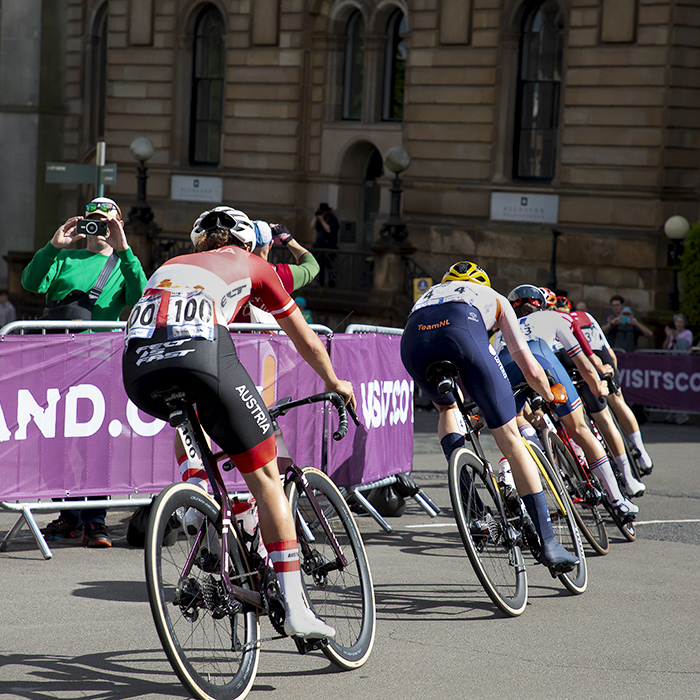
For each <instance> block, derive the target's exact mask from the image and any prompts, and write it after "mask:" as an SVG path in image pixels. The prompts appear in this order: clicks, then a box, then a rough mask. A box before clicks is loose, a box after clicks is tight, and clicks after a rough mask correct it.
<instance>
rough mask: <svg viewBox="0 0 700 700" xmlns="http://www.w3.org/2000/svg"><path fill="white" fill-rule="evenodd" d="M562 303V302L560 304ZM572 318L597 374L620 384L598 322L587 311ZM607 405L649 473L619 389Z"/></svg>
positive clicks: (647, 459)
mask: <svg viewBox="0 0 700 700" xmlns="http://www.w3.org/2000/svg"><path fill="white" fill-rule="evenodd" d="M564 301H566V302H568V306H569V308H570V307H571V302H569V301H568V299H565V298H564ZM562 303H563V302H562ZM570 314H571V316H572V317H573V318H575V319H576V321H577V323H578V325H579V326H580V327H581V330H582V332H583V334H584V335H585V336H586V339H587V340H588V342H589V344H590V346H591V349H592V350H593V354H594V357H596V358H597V359H598V362H597V363H596V367H597V368H598V371H599V372H613V374H614V376H615V381H616V382H617V384H618V385H619V384H620V373H619V370H618V368H617V355H616V354H615V351H614V350H613V349H612V348H611V347H610V343H608V339H607V338H606V337H605V333H603V329H602V328H601V327H600V324H599V323H598V321H596V320H595V318H593V316H591V314H589V313H588V312H587V311H583V310H576V311H570ZM607 400H608V404H609V405H610V407H611V408H612V410H613V411H614V412H615V415H616V416H617V419H618V420H619V421H620V426H621V427H622V429H623V430H624V431H625V433H626V434H627V437H629V439H630V440H631V441H632V443H633V444H634V446H635V447H636V448H637V449H638V450H639V454H640V455H641V458H642V461H643V462H644V467H645V470H646V472H647V473H649V472H651V470H652V469H653V468H654V463H653V461H652V459H651V456H650V455H649V453H648V452H647V450H646V447H645V446H644V441H643V439H642V433H641V430H640V429H639V422H638V421H637V418H636V416H635V415H634V413H633V412H632V409H631V408H630V407H629V405H628V404H627V402H626V401H625V397H624V396H623V394H622V389H619V390H618V392H617V394H610V395H609V396H608V397H607Z"/></svg>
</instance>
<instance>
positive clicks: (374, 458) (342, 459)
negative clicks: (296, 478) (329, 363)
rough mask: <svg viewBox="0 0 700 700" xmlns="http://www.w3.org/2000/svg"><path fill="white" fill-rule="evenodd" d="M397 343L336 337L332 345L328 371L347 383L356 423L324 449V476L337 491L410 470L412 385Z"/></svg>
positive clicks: (387, 338) (392, 339)
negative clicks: (326, 455) (352, 396)
mask: <svg viewBox="0 0 700 700" xmlns="http://www.w3.org/2000/svg"><path fill="white" fill-rule="evenodd" d="M400 342H401V338H400V337H399V336H389V335H381V334H378V335H376V336H375V335H336V336H334V338H333V340H332V341H331V358H332V360H333V366H334V367H335V369H336V373H337V374H338V375H339V376H340V377H341V378H343V379H350V380H351V381H352V383H353V387H354V389H355V396H356V398H357V414H358V418H359V419H360V425H359V426H355V424H354V423H353V422H352V421H350V427H349V430H348V434H347V436H346V437H345V438H344V439H343V440H341V441H339V442H334V441H332V440H331V443H332V444H331V445H330V446H329V455H330V457H329V465H328V473H329V475H330V476H331V478H332V479H333V480H334V481H335V482H336V483H337V484H339V485H341V486H353V485H359V484H364V483H367V482H370V481H374V480H376V479H381V478H383V477H385V476H391V475H393V474H399V473H402V472H410V471H411V469H412V467H413V380H412V379H411V377H410V376H409V374H408V372H406V370H405V369H404V366H403V364H402V363H401V357H400V354H399V346H400ZM334 425H335V423H334Z"/></svg>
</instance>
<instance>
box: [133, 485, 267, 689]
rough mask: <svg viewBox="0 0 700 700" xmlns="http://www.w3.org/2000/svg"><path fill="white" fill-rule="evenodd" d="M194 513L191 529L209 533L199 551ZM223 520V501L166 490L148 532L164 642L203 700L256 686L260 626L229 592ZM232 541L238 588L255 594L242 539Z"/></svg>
mask: <svg viewBox="0 0 700 700" xmlns="http://www.w3.org/2000/svg"><path fill="white" fill-rule="evenodd" d="M190 509H191V510H190ZM188 512H189V515H188V517H187V522H188V524H189V523H193V528H194V529H196V527H197V526H199V527H200V529H201V530H203V539H202V542H201V544H200V546H199V551H198V552H195V553H193V552H192V545H191V541H192V542H193V541H194V540H195V537H193V536H191V535H190V536H189V537H188V536H187V534H186V532H185V529H184V527H183V526H182V525H181V523H182V521H183V518H184V517H185V514H186V513H188ZM218 516H219V506H218V505H217V503H216V502H215V501H214V500H213V499H212V498H211V497H210V496H209V495H208V494H206V493H204V491H202V489H200V488H198V487H196V486H192V485H191V484H186V483H177V484H171V485H170V486H168V487H166V488H165V489H163V491H162V492H161V493H160V495H159V496H158V497H157V498H156V500H155V502H154V503H153V506H152V507H151V518H150V522H149V526H148V532H147V534H146V556H145V559H146V585H147V588H148V599H149V602H150V604H151V612H152V614H153V620H154V622H155V624H156V629H157V630H158V636H159V637H160V641H161V643H162V645H163V649H164V650H165V653H166V655H167V657H168V660H169V661H170V664H171V665H172V667H173V670H174V671H175V673H176V674H177V676H178V678H179V679H180V681H181V682H182V684H183V685H184V686H185V687H186V688H187V690H188V691H189V692H190V693H191V694H192V696H193V697H195V698H198V699H199V700H237V699H239V700H240V699H241V698H244V697H245V696H246V695H247V694H248V692H249V691H250V689H251V687H252V685H253V681H254V680H255V674H256V671H257V667H258V659H259V656H260V649H259V645H258V637H259V621H258V615H257V611H256V610H255V609H254V608H252V607H251V606H248V605H244V604H242V603H239V602H238V601H236V600H234V599H231V598H230V597H229V596H228V595H227V592H226V591H225V590H224V588H225V586H224V584H223V581H222V579H221V576H220V571H221V569H220V564H219V562H220V558H219V557H220V553H221V539H220V532H219V531H218V530H217V528H216V525H215V523H216V522H217V520H218ZM200 523H201V525H200ZM195 524H196V525H195ZM173 526H175V527H174V529H173ZM230 539H231V542H232V544H231V546H230V547H229V549H230V550H231V551H230V554H231V556H230V568H229V576H230V578H231V582H232V583H234V584H236V585H238V586H241V587H243V588H246V589H248V590H251V589H252V586H251V580H250V576H249V574H248V571H247V568H246V566H245V564H244V561H245V557H244V556H243V555H242V554H241V552H240V550H239V545H238V540H237V539H236V537H235V535H232V537H231V538H230ZM173 540H174V542H173ZM190 557H192V558H193V563H191V565H190V566H191V568H190V570H189V571H186V567H187V563H188V559H189V558H190Z"/></svg>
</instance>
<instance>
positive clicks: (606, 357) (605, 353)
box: [593, 347, 620, 386]
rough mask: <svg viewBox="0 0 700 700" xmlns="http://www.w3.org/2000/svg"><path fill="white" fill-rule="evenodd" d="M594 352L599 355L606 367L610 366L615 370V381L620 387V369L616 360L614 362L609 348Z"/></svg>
mask: <svg viewBox="0 0 700 700" xmlns="http://www.w3.org/2000/svg"><path fill="white" fill-rule="evenodd" d="M593 352H594V353H595V354H596V355H598V357H599V358H600V359H601V360H602V361H603V364H604V365H610V366H611V367H612V368H613V376H614V377H615V381H616V382H617V384H618V386H619V385H620V370H618V368H617V367H616V366H615V360H613V356H612V354H611V353H610V350H609V349H608V348H607V347H604V348H603V349H602V350H594V351H593Z"/></svg>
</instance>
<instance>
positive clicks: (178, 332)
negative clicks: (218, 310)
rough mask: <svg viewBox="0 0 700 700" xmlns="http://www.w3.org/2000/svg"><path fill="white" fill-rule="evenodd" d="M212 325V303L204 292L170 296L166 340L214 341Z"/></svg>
mask: <svg viewBox="0 0 700 700" xmlns="http://www.w3.org/2000/svg"><path fill="white" fill-rule="evenodd" d="M214 325H215V323H214V303H213V302H212V300H211V299H210V298H209V297H208V296H207V295H206V294H204V292H201V291H196V292H190V293H188V294H171V295H170V303H169V304H168V338H171V339H172V338H182V337H189V338H206V339H207V340H214Z"/></svg>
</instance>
